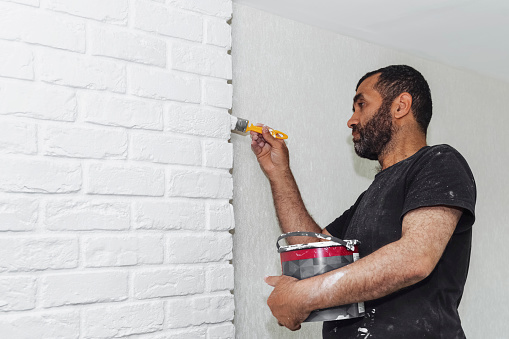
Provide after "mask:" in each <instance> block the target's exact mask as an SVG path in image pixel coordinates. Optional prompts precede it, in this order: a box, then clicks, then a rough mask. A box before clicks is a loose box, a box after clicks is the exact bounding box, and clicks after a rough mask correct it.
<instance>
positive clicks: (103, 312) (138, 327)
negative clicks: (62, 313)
mask: <svg viewBox="0 0 509 339" xmlns="http://www.w3.org/2000/svg"><path fill="white" fill-rule="evenodd" d="M163 306H164V305H163V302H152V303H136V304H124V305H112V306H103V307H92V308H90V309H86V310H85V311H83V325H84V326H83V338H120V337H125V336H128V335H133V334H143V333H151V332H156V331H160V330H162V329H163V323H164V307H163Z"/></svg>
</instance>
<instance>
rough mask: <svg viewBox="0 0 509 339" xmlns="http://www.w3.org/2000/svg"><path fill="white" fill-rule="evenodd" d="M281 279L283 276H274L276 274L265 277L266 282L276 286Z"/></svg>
mask: <svg viewBox="0 0 509 339" xmlns="http://www.w3.org/2000/svg"><path fill="white" fill-rule="evenodd" d="M279 279H281V276H276V277H274V276H272V277H269V276H267V277H265V282H266V283H267V284H268V285H270V286H272V287H275V286H276V284H277V282H278V281H279Z"/></svg>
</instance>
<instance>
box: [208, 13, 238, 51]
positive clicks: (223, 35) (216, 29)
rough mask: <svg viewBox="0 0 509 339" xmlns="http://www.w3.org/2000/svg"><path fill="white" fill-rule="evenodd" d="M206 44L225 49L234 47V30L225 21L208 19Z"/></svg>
mask: <svg viewBox="0 0 509 339" xmlns="http://www.w3.org/2000/svg"><path fill="white" fill-rule="evenodd" d="M204 40H205V43H207V44H210V45H216V46H219V47H224V48H228V49H229V48H231V46H232V29H231V26H230V25H228V23H227V22H226V20H224V19H216V18H208V19H207V20H206V21H205V39H204Z"/></svg>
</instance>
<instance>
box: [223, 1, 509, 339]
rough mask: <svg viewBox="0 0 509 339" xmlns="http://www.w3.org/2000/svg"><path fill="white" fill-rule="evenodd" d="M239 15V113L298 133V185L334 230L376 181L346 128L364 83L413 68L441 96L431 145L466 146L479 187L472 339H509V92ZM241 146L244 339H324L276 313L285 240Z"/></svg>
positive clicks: (292, 136) (293, 145)
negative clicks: (269, 279)
mask: <svg viewBox="0 0 509 339" xmlns="http://www.w3.org/2000/svg"><path fill="white" fill-rule="evenodd" d="M233 17H234V19H233V50H232V56H233V65H234V73H233V83H234V85H235V91H234V99H233V114H234V115H236V116H239V117H244V118H248V119H250V120H251V121H253V122H263V123H266V124H269V125H270V126H272V127H274V128H276V129H279V130H281V131H283V132H285V133H287V134H288V135H289V139H288V147H289V149H290V152H291V165H292V168H293V171H294V174H295V177H296V179H297V182H298V184H299V187H300V189H301V193H302V195H303V198H304V201H305V203H306V205H307V207H308V209H309V211H310V212H311V214H312V215H313V216H314V217H315V219H316V220H317V222H318V223H319V224H320V225H322V226H326V225H327V224H328V223H329V222H331V221H332V220H334V218H335V217H337V216H338V215H339V214H341V213H342V212H343V211H344V210H345V209H346V208H348V207H350V205H351V204H353V203H354V201H355V199H356V198H357V196H358V194H359V193H360V192H362V191H363V190H365V189H366V188H367V186H368V185H369V183H370V181H371V180H372V178H373V176H374V174H375V170H374V167H375V164H374V163H372V162H369V161H366V160H361V159H359V158H358V157H356V155H355V154H354V152H353V149H352V143H351V134H350V130H349V129H348V128H347V126H346V121H347V120H348V118H349V117H350V114H351V106H352V97H353V94H354V93H355V85H356V83H357V81H358V79H359V78H360V77H361V76H362V75H364V74H365V73H366V72H368V71H371V70H374V69H377V68H379V67H383V66H386V65H389V64H400V63H404V64H409V65H411V66H413V67H415V68H417V69H418V70H420V71H421V72H422V73H423V75H424V76H425V77H426V79H427V80H428V81H429V84H430V87H431V90H432V94H433V99H434V112H435V116H434V117H433V119H432V122H431V126H430V130H429V140H428V141H429V144H438V143H448V144H451V145H453V146H454V147H455V148H457V149H458V150H459V151H460V152H461V153H462V154H463V155H464V156H465V157H466V159H467V160H468V161H469V163H470V166H471V168H472V170H473V172H474V174H475V177H476V179H477V185H478V203H477V222H476V224H475V225H474V239H473V243H474V244H473V253H472V260H471V269H470V276H469V279H468V281H467V286H466V292H465V295H464V300H463V302H462V305H461V307H460V312H461V316H462V320H463V325H464V329H465V332H466V334H467V337H469V338H507V333H506V331H505V329H506V324H505V322H504V321H503V319H505V318H507V316H509V311H507V307H506V305H508V304H509V290H508V289H507V287H506V286H507V281H509V270H508V269H507V265H505V258H507V257H508V256H509V248H508V246H506V243H507V240H508V239H509V229H508V228H507V227H505V225H504V220H505V219H506V218H505V213H504V212H505V211H504V210H505V209H506V206H508V205H509V192H508V191H509V190H508V186H509V185H508V183H507V179H506V178H505V177H506V175H505V171H506V169H507V168H508V167H509V160H508V158H507V145H508V143H509V136H508V135H507V132H506V129H507V126H508V125H509V114H507V105H506V104H505V98H507V96H508V95H509V85H508V84H505V83H501V82H498V81H495V80H492V79H489V78H485V77H481V76H478V75H476V74H472V73H467V72H463V71H459V70H456V69H454V68H452V67H449V66H444V65H440V64H437V63H432V62H428V61H426V60H422V59H418V58H415V57H412V56H409V55H405V54H401V53H398V52H396V51H394V50H390V49H386V48H383V47H380V46H376V45H373V44H368V43H364V42H362V41H358V40H354V39H351V38H347V37H344V36H340V35H337V34H333V33H331V32H328V31H324V30H320V29H317V28H314V27H311V26H307V25H304V24H301V23H297V22H294V21H291V20H288V19H283V18H280V17H277V16H274V15H269V14H267V13H264V12H261V11H258V10H254V9H251V8H249V7H246V6H243V5H235V6H234V14H233ZM232 140H233V143H234V159H235V166H234V170H233V177H234V210H235V221H236V229H235V235H234V260H233V261H234V265H235V301H236V315H235V326H236V331H237V338H242V339H244V338H278V339H280V338H303V339H304V338H317V337H319V336H320V325H319V324H304V326H303V328H302V330H300V331H299V332H296V333H291V332H289V331H287V330H286V329H283V328H280V327H279V326H278V325H277V323H276V321H275V320H274V319H273V318H272V316H271V314H270V311H269V309H268V307H267V306H266V304H265V302H266V298H267V296H268V295H269V293H270V291H271V288H270V287H268V286H266V285H265V283H264V282H263V277H264V276H265V275H274V274H280V262H279V257H278V254H277V253H276V246H275V241H276V238H277V236H278V235H279V234H280V231H279V229H278V226H277V220H276V217H275V212H274V208H273V205H272V198H271V194H270V189H269V185H268V182H267V180H266V178H265V177H264V175H263V174H262V173H261V171H260V170H259V168H258V165H257V163H256V160H255V159H254V157H253V155H252V154H251V151H250V140H249V137H247V136H241V135H233V136H232Z"/></svg>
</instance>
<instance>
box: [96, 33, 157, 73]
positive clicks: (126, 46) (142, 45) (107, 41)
mask: <svg viewBox="0 0 509 339" xmlns="http://www.w3.org/2000/svg"><path fill="white" fill-rule="evenodd" d="M90 41H91V43H90V51H91V53H92V55H101V56H107V57H112V58H117V59H122V60H126V61H131V62H138V63H142V64H147V65H155V66H160V67H164V66H166V43H165V42H164V41H163V40H160V39H156V38H152V37H147V36H146V35H141V34H136V33H132V32H131V31H126V30H119V29H113V28H111V27H97V26H92V28H91V30H90Z"/></svg>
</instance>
